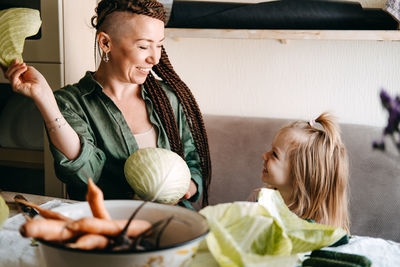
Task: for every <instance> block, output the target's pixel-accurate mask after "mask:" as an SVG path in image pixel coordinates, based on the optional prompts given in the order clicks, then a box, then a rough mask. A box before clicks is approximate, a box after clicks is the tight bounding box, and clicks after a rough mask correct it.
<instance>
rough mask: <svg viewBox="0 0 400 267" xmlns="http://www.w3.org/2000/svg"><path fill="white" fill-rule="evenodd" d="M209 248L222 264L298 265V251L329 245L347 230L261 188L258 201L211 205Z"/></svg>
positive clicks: (208, 210)
mask: <svg viewBox="0 0 400 267" xmlns="http://www.w3.org/2000/svg"><path fill="white" fill-rule="evenodd" d="M200 213H201V214H202V215H204V216H205V217H206V218H207V221H208V223H209V226H210V229H211V231H210V233H209V234H208V236H207V237H206V244H204V243H203V244H202V246H203V247H204V246H205V245H207V246H208V250H209V251H210V252H211V253H212V255H213V256H214V258H215V260H216V261H217V262H218V264H219V265H220V266H223V267H225V266H230V267H236V266H295V264H296V262H297V261H298V258H299V256H298V255H299V253H303V252H308V251H311V250H315V249H319V248H322V247H326V246H329V245H331V244H333V243H335V242H336V241H338V240H339V239H341V238H342V237H343V236H345V235H346V231H345V230H343V229H340V228H335V227H331V226H327V225H322V224H317V223H309V222H307V221H305V220H303V219H301V218H299V217H298V216H297V215H295V214H294V213H292V212H291V211H290V210H289V209H288V207H287V206H286V205H285V203H284V201H283V199H282V197H281V195H280V194H279V192H278V191H276V190H271V189H262V190H261V192H260V195H259V202H258V203H255V202H234V203H224V204H219V205H216V206H208V207H206V208H204V209H202V210H200Z"/></svg>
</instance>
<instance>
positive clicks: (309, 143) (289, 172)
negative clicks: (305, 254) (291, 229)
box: [249, 113, 349, 232]
mask: <svg viewBox="0 0 400 267" xmlns="http://www.w3.org/2000/svg"><path fill="white" fill-rule="evenodd" d="M263 159H264V168H263V171H262V178H261V179H262V181H263V182H265V183H266V187H267V188H274V189H276V190H279V193H280V194H281V195H282V198H283V199H284V201H285V203H286V205H287V206H288V207H289V209H290V210H291V211H292V212H294V213H295V214H297V215H298V216H299V217H301V218H304V219H312V220H314V221H316V222H317V223H321V224H327V225H331V226H335V227H341V228H343V229H345V230H346V231H347V232H349V217H348V207H347V204H348V191H347V190H348V189H347V188H348V177H349V171H348V158H347V152H346V149H345V146H344V144H343V143H342V140H341V138H340V133H339V126H338V124H337V123H336V121H335V118H334V117H333V116H332V115H330V114H329V113H323V114H321V115H320V116H319V117H318V118H317V119H316V120H315V121H310V122H303V121H297V122H294V123H291V124H290V125H288V126H286V127H283V128H282V129H280V130H279V131H278V133H277V134H276V136H275V138H274V140H273V143H272V148H271V150H270V151H268V152H265V153H264V154H263ZM259 191H260V189H256V190H254V192H253V193H252V194H251V195H250V197H249V200H250V201H251V200H253V201H254V200H255V199H256V196H257V194H258V192H259Z"/></svg>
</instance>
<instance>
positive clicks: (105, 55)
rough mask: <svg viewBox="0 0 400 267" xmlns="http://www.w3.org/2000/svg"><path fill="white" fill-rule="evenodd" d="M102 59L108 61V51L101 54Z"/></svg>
mask: <svg viewBox="0 0 400 267" xmlns="http://www.w3.org/2000/svg"><path fill="white" fill-rule="evenodd" d="M103 61H104V62H105V63H107V62H108V61H110V58H109V57H108V52H106V53H104V55H103Z"/></svg>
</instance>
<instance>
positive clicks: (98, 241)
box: [67, 234, 108, 250]
mask: <svg viewBox="0 0 400 267" xmlns="http://www.w3.org/2000/svg"><path fill="white" fill-rule="evenodd" d="M107 245H108V238H107V237H105V236H103V235H97V234H85V235H83V236H81V237H79V238H78V239H77V240H76V241H75V243H69V244H67V246H68V247H70V248H79V249H87V250H90V249H104V248H106V247H107Z"/></svg>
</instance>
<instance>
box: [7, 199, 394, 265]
mask: <svg viewBox="0 0 400 267" xmlns="http://www.w3.org/2000/svg"><path fill="white" fill-rule="evenodd" d="M60 205H69V204H67V203H62V202H61V201H60V200H52V201H49V202H47V203H45V204H43V205H41V206H42V207H44V208H46V209H51V208H55V207H58V206H60ZM24 222H25V219H24V217H23V216H22V215H20V214H18V215H16V216H13V217H11V218H9V219H8V220H7V221H6V222H5V223H4V225H3V228H2V229H1V230H0V266H5V267H33V266H35V267H38V266H40V267H43V266H46V265H45V261H44V259H43V257H42V255H41V253H40V249H39V246H38V245H37V244H36V245H32V241H31V239H29V238H23V237H22V236H21V235H20V233H19V228H20V226H21V225H22V224H23V223H24ZM326 249H329V250H335V251H340V252H345V253H353V254H358V255H363V256H366V257H368V258H369V259H370V260H371V261H372V264H373V267H388V266H390V267H392V266H393V267H394V266H400V243H397V242H393V241H389V240H384V239H381V238H372V237H363V236H353V237H352V238H350V242H349V243H348V244H346V245H343V246H339V247H336V248H326ZM204 266H207V267H214V266H215V267H217V266H218V264H217V263H216V262H215V260H214V259H213V257H212V255H211V254H210V253H208V252H200V253H198V254H197V255H196V257H195V258H194V260H193V262H192V264H191V267H204ZM49 267H50V266H49ZM171 267H173V266H171Z"/></svg>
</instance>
